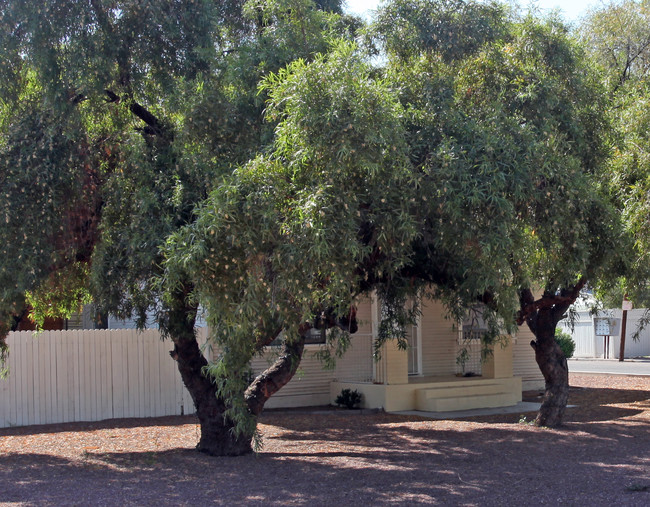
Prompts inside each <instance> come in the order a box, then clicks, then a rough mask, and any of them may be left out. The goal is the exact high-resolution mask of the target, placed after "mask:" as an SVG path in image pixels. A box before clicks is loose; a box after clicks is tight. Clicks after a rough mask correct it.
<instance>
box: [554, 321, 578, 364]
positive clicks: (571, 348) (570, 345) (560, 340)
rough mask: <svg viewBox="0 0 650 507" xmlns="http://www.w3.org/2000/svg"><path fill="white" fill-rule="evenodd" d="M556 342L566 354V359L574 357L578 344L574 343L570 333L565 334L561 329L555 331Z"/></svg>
mask: <svg viewBox="0 0 650 507" xmlns="http://www.w3.org/2000/svg"><path fill="white" fill-rule="evenodd" d="M555 341H556V342H557V344H558V345H559V346H560V348H561V349H562V352H564V357H566V358H567V359H569V358H571V357H573V353H574V352H575V350H576V342H574V341H573V338H571V335H570V334H569V333H565V332H564V331H562V330H561V329H557V328H556V329H555Z"/></svg>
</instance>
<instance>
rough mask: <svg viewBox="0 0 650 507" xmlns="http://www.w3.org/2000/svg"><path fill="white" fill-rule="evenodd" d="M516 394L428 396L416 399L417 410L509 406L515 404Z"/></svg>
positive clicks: (430, 410)
mask: <svg viewBox="0 0 650 507" xmlns="http://www.w3.org/2000/svg"><path fill="white" fill-rule="evenodd" d="M517 401H518V400H517V396H516V395H514V394H513V393H507V392H504V393H495V394H476V395H467V396H453V397H447V398H428V399H424V400H422V402H421V400H420V399H418V400H417V410H422V411H425V412H452V411H456V410H472V409H474V408H494V407H509V406H512V405H516V404H517Z"/></svg>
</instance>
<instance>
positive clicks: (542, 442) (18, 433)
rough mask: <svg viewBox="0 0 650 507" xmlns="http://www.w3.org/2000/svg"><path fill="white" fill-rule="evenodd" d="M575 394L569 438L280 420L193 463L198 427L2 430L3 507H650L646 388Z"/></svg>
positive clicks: (497, 424)
mask: <svg viewBox="0 0 650 507" xmlns="http://www.w3.org/2000/svg"><path fill="white" fill-rule="evenodd" d="M570 382H571V385H572V388H571V398H570V401H569V403H570V404H572V405H575V407H573V408H569V409H567V414H566V417H565V419H566V424H565V426H564V427H562V428H560V429H554V430H550V429H544V428H536V427H534V426H531V425H530V424H527V421H530V420H531V419H533V418H534V414H515V415H510V416H503V415H502V416H491V417H481V418H473V419H471V420H468V419H463V420H460V419H458V420H445V421H433V420H425V419H422V418H418V417H406V416H396V415H390V414H384V413H375V414H360V413H359V412H355V411H330V412H326V413H312V412H309V411H293V412H274V413H267V414H265V415H264V416H263V417H262V419H261V424H260V429H261V432H262V434H263V437H264V448H263V450H262V451H261V452H260V453H259V454H258V455H251V456H243V457H238V458H212V457H209V456H205V455H202V454H199V453H197V452H195V451H194V450H193V447H194V445H195V443H196V441H197V440H198V428H197V425H196V421H195V420H194V419H193V418H192V417H165V418H156V419H128V420H127V419H125V420H111V421H102V422H97V423H70V424H59V425H49V426H38V427H34V426H32V427H27V428H10V429H0V505H25V506H31V505H34V506H37V505H38V506H40V505H111V506H112V505H116V506H117V505H120V506H121V505H264V506H266V505H309V506H318V505H341V506H347V505H351V504H356V505H384V504H394V505H416V504H430V505H486V506H492V505H494V506H496V505H499V506H502V505H503V506H505V505H585V506H586V505H589V506H594V505H596V506H597V505H617V506H618V505H637V506H648V505H650V377H623V376H616V377H614V376H599V375H583V374H572V376H571V381H570ZM537 395H538V393H526V397H527V398H528V399H535V398H536V397H537ZM524 419H525V420H524Z"/></svg>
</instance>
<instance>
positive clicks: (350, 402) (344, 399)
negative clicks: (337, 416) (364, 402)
mask: <svg viewBox="0 0 650 507" xmlns="http://www.w3.org/2000/svg"><path fill="white" fill-rule="evenodd" d="M336 404H337V405H338V406H339V407H346V408H350V409H352V408H356V407H358V406H359V405H360V404H361V393H360V392H359V391H357V390H356V389H355V390H354V391H352V390H351V389H343V390H342V391H341V394H339V395H338V396H337V397H336Z"/></svg>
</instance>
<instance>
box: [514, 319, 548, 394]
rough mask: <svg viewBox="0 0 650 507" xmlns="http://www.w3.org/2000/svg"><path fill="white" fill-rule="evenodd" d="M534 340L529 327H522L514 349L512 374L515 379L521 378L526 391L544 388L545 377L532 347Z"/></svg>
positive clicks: (515, 339) (515, 340)
mask: <svg viewBox="0 0 650 507" xmlns="http://www.w3.org/2000/svg"><path fill="white" fill-rule="evenodd" d="M534 339H535V336H534V335H533V333H532V332H531V331H530V329H528V326H525V325H524V326H520V327H519V331H518V332H517V336H516V337H515V338H514V343H513V348H512V353H513V364H512V373H513V375H514V376H515V377H521V382H522V385H523V388H524V391H527V390H533V389H542V388H543V387H544V377H543V375H542V372H541V371H540V369H539V366H537V362H536V361H535V351H534V350H533V347H531V346H530V342H531V341H532V340H534Z"/></svg>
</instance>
